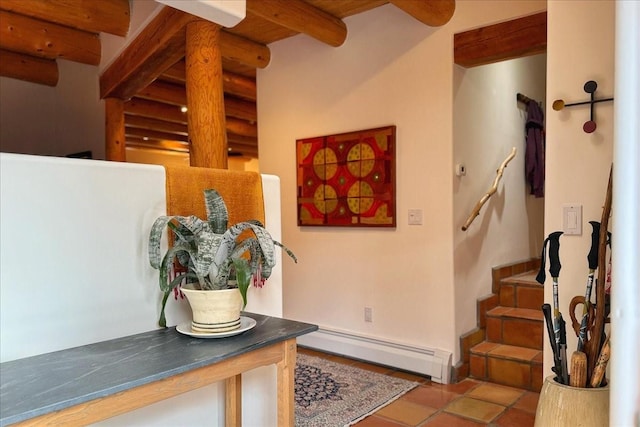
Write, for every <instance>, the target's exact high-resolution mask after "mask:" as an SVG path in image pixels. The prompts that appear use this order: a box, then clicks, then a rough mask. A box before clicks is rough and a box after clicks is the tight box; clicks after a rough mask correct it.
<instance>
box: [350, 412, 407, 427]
mask: <svg viewBox="0 0 640 427" xmlns="http://www.w3.org/2000/svg"><path fill="white" fill-rule="evenodd" d="M354 425H355V426H357V427H403V426H404V424H401V423H397V422H395V421H392V420H388V419H386V418H382V417H379V416H377V415H375V414H374V415H371V416H369V417H367V418H365V419H364V420H362V421H359V422H357V423H355V424H354Z"/></svg>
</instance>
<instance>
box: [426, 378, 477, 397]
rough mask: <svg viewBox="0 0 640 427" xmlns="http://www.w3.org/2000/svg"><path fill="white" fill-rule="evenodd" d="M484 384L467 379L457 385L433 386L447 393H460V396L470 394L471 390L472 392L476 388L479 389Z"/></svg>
mask: <svg viewBox="0 0 640 427" xmlns="http://www.w3.org/2000/svg"><path fill="white" fill-rule="evenodd" d="M480 384H482V382H481V381H478V380H474V379H472V378H465V379H464V380H462V381H460V382H459V383H456V384H436V383H434V384H433V387H434V388H442V389H444V390H446V391H450V392H453V393H458V394H465V393H466V392H468V391H469V390H472V389H473V388H474V387H477V386H478V385H480Z"/></svg>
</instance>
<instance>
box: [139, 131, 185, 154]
mask: <svg viewBox="0 0 640 427" xmlns="http://www.w3.org/2000/svg"><path fill="white" fill-rule="evenodd" d="M127 147H135V148H151V149H156V150H165V151H177V152H180V153H188V152H189V144H188V143H185V142H181V141H169V140H166V139H154V138H149V137H147V139H144V138H143V137H140V136H133V135H131V136H127Z"/></svg>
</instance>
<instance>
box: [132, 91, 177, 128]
mask: <svg viewBox="0 0 640 427" xmlns="http://www.w3.org/2000/svg"><path fill="white" fill-rule="evenodd" d="M124 111H125V113H130V114H133V115H136V116H144V117H151V118H157V119H162V120H164V121H170V122H174V123H184V124H186V123H187V113H186V112H185V113H183V112H182V111H181V110H180V108H178V107H177V106H175V105H170V104H165V103H163V102H156V101H151V100H148V99H142V98H137V97H136V98H132V99H131V100H129V101H127V102H125V103H124Z"/></svg>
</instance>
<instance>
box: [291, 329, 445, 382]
mask: <svg viewBox="0 0 640 427" xmlns="http://www.w3.org/2000/svg"><path fill="white" fill-rule="evenodd" d="M298 344H300V345H301V346H304V347H310V348H314V349H317V350H322V351H326V352H330V353H337V354H342V355H345V356H348V357H353V358H356V359H361V360H366V361H368V362H373V363H378V364H380V365H386V366H392V367H395V368H399V369H403V370H406V371H411V372H416V373H419V374H422V375H428V376H430V377H431V380H432V381H434V382H437V383H441V384H449V382H450V378H451V353H449V352H447V351H443V350H438V349H430V348H419V347H415V346H410V345H406V344H399V343H393V342H389V341H383V340H380V339H377V338H371V337H366V336H362V335H355V334H352V333H349V332H344V331H337V330H332V329H328V328H322V327H321V328H320V329H319V330H318V331H316V332H312V333H310V334H307V335H302V336H300V337H298Z"/></svg>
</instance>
